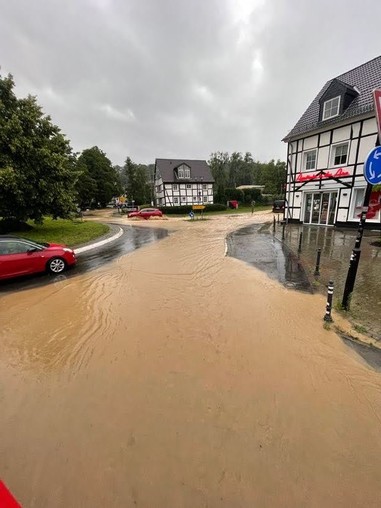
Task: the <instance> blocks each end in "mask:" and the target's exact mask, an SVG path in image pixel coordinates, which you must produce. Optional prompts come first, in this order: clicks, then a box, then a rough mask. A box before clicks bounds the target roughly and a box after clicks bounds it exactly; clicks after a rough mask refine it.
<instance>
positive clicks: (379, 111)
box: [373, 88, 381, 144]
mask: <svg viewBox="0 0 381 508" xmlns="http://www.w3.org/2000/svg"><path fill="white" fill-rule="evenodd" d="M373 100H374V109H375V111H376V119H377V125H378V142H379V143H380V144H381V88H378V89H376V90H373Z"/></svg>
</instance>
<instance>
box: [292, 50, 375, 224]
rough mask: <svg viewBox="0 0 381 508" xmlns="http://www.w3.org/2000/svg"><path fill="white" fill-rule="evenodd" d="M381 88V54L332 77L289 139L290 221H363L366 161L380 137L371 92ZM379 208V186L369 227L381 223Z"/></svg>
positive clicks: (369, 214) (373, 199) (372, 199)
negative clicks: (362, 209) (364, 167)
mask: <svg viewBox="0 0 381 508" xmlns="http://www.w3.org/2000/svg"><path fill="white" fill-rule="evenodd" d="M380 87H381V56H380V57H377V58H375V59H373V60H371V61H370V62H367V63H365V64H363V65H360V66H359V67H356V68H355V69H352V70H350V71H349V72H345V73H344V74H341V75H340V76H337V77H336V78H334V79H331V80H330V81H328V82H327V83H326V84H325V85H324V87H323V88H322V90H321V91H320V92H319V94H318V95H317V96H316V97H315V99H314V100H313V101H312V103H311V104H310V106H309V107H308V108H307V110H306V112H305V113H304V114H303V116H302V117H301V118H300V120H299V121H298V122H297V124H296V125H295V127H294V128H293V129H292V130H291V132H289V134H288V135H287V136H286V137H285V138H284V140H283V141H285V142H287V143H288V152H287V184H286V214H285V215H286V217H287V218H288V219H289V221H290V222H301V223H305V224H317V225H324V226H326V225H336V226H352V227H355V226H356V224H357V223H358V222H359V217H360V213H361V207H362V204H363V200H364V194H365V188H366V181H365V179H364V176H363V165H364V161H365V159H366V157H367V154H368V153H369V152H370V150H371V149H372V148H374V146H375V144H376V141H377V123H376V118H375V112H374V105H373V94H372V91H373V90H374V89H375V88H380ZM380 141H381V140H380ZM380 209H381V192H380V191H378V190H376V189H374V190H373V192H372V195H371V199H370V208H369V212H368V214H367V225H368V227H372V228H374V229H376V228H377V229H378V228H380Z"/></svg>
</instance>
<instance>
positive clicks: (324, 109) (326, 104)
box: [322, 95, 341, 120]
mask: <svg viewBox="0 0 381 508" xmlns="http://www.w3.org/2000/svg"><path fill="white" fill-rule="evenodd" d="M336 99H339V101H338V103H337V113H335V114H334V115H332V114H331V115H330V116H326V113H327V110H328V109H329V110H332V108H331V103H332V102H333V101H335V100H336ZM340 103H341V95H338V96H337V97H332V99H328V100H327V101H325V102H324V105H323V116H322V120H330V119H331V118H335V117H336V116H339V113H340ZM328 105H329V106H328Z"/></svg>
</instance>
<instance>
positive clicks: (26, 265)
mask: <svg viewBox="0 0 381 508" xmlns="http://www.w3.org/2000/svg"><path fill="white" fill-rule="evenodd" d="M76 262H77V258H76V256H75V253H74V251H73V250H72V249H69V248H68V247H65V245H59V244H56V243H39V242H34V241H32V240H27V239H25V238H18V237H15V236H0V280H2V279H10V278H12V277H20V276H22V275H32V274H34V273H40V272H50V273H52V274H54V275H58V274H60V273H62V272H63V271H64V270H65V269H66V268H67V267H69V266H73V265H75V263H76Z"/></svg>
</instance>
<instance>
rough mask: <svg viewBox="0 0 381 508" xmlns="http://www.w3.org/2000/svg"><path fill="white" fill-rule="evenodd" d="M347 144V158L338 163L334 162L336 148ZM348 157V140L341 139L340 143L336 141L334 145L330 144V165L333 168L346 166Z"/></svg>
mask: <svg viewBox="0 0 381 508" xmlns="http://www.w3.org/2000/svg"><path fill="white" fill-rule="evenodd" d="M344 145H346V146H347V158H346V160H345V162H341V163H340V164H335V157H336V149H337V148H338V147H340V146H344ZM348 159H349V141H343V142H341V143H336V144H335V145H332V146H331V167H333V168H339V167H341V166H346V165H347V164H348Z"/></svg>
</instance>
